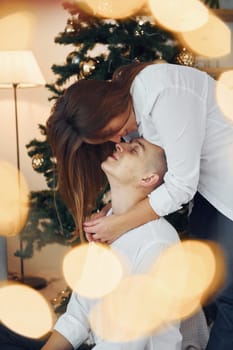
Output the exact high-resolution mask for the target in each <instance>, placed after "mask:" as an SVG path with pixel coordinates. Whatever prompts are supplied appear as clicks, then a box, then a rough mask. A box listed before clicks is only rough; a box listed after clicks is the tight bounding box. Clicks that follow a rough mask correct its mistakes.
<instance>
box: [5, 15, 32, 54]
mask: <svg viewBox="0 0 233 350" xmlns="http://www.w3.org/2000/svg"><path fill="white" fill-rule="evenodd" d="M16 28H17V30H16ZM34 28H35V16H34V15H33V14H32V13H31V12H29V11H18V12H14V13H12V14H8V15H6V16H4V17H2V18H0V49H1V50H10V49H14V50H16V49H23V48H27V47H28V46H29V45H30V42H31V38H32V36H33V31H34Z"/></svg>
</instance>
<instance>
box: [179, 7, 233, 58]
mask: <svg viewBox="0 0 233 350" xmlns="http://www.w3.org/2000/svg"><path fill="white" fill-rule="evenodd" d="M179 37H180V38H179V40H180V41H181V42H182V41H183V45H184V46H185V47H188V48H190V49H191V50H192V51H193V52H196V53H197V54H199V55H201V56H205V57H215V58H217V57H222V56H225V55H228V54H229V53H230V52H231V31H230V29H229V27H228V26H227V25H226V24H225V23H224V22H223V21H222V20H221V19H219V18H218V17H217V16H215V15H214V14H212V13H210V14H209V19H208V22H207V23H206V24H204V25H203V26H201V27H200V28H198V29H196V30H191V31H188V32H183V33H180V35H179ZM223 38H224V39H223Z"/></svg>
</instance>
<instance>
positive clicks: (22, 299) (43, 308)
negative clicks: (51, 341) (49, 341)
mask: <svg viewBox="0 0 233 350" xmlns="http://www.w3.org/2000/svg"><path fill="white" fill-rule="evenodd" d="M0 320H1V322H2V323H3V324H4V325H5V326H7V327H8V328H10V329H11V330H13V331H14V332H16V333H18V334H21V335H23V336H26V337H31V338H40V337H42V336H43V335H45V334H46V333H48V332H49V331H50V330H51V329H52V326H53V321H54V320H53V317H52V310H51V307H50V306H49V304H48V303H47V301H46V300H45V298H44V297H43V296H42V295H41V294H40V293H39V292H37V291H36V290H34V289H32V288H30V287H27V286H25V285H20V284H13V283H12V284H8V285H7V284H3V285H0Z"/></svg>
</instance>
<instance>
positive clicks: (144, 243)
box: [42, 139, 182, 350]
mask: <svg viewBox="0 0 233 350" xmlns="http://www.w3.org/2000/svg"><path fill="white" fill-rule="evenodd" d="M102 169H103V171H104V172H105V174H106V175H107V177H108V180H109V183H110V186H111V199H112V211H113V212H114V213H118V214H120V213H123V212H124V211H127V210H129V209H130V207H131V206H133V205H135V204H136V203H138V202H140V201H141V200H142V199H144V198H145V197H146V196H148V195H149V193H150V192H151V191H152V190H153V189H154V188H155V187H157V186H159V185H160V184H161V183H162V182H163V176H164V174H165V172H166V170H167V167H166V160H165V156H164V152H163V150H162V148H160V147H158V146H155V145H152V144H150V143H148V142H147V141H145V140H143V139H135V140H133V141H132V142H131V143H120V144H117V145H116V151H115V152H114V153H113V154H112V155H111V156H109V157H108V158H107V159H106V160H105V161H104V162H103V163H102ZM178 241H179V237H178V235H177V232H176V231H175V229H174V228H173V227H172V226H171V225H170V224H169V223H168V222H167V221H166V220H165V219H164V218H160V219H158V220H155V221H151V222H149V223H147V224H145V225H142V226H140V227H137V228H135V229H133V230H131V231H129V232H127V233H126V234H124V235H122V236H121V237H120V238H119V239H117V240H116V241H114V243H112V245H111V249H113V250H116V251H118V252H120V253H121V254H123V255H125V256H126V258H127V259H128V261H129V262H130V266H131V267H130V271H129V273H130V274H143V273H145V272H146V271H147V270H148V268H149V267H150V266H151V264H152V263H153V262H154V261H155V259H156V258H157V257H158V256H159V255H160V254H161V253H162V251H163V250H164V249H166V248H167V247H169V246H170V245H171V244H173V243H177V242H178ZM93 268H94V267H93ZM95 303H96V301H95V300H91V299H86V298H83V297H80V296H78V295H77V294H76V293H74V292H73V294H72V296H71V299H70V302H69V304H68V307H67V311H66V312H65V314H63V315H62V316H61V317H60V318H59V319H58V321H57V323H56V324H55V327H54V331H53V334H52V335H51V337H50V338H49V340H48V342H47V343H46V344H45V346H44V347H43V348H42V350H72V349H78V347H79V346H80V345H81V344H82V343H83V342H85V341H86V340H87V338H88V336H89V331H90V324H89V320H88V315H89V313H90V311H91V309H92V307H93V305H94V304H95ZM158 303H159V300H158ZM93 336H94V342H95V346H94V348H93V349H95V350H104V349H106V350H110V349H116V350H124V349H127V350H155V349H156V350H180V349H181V340H182V336H181V334H180V330H179V324H176V325H174V324H173V325H169V327H168V328H167V329H166V330H164V331H161V332H158V333H155V334H152V335H150V336H146V337H144V338H139V339H137V340H135V341H128V342H125V343H118V342H117V343H116V342H109V341H106V340H103V339H101V338H100V337H98V335H96V334H95V333H94V332H93Z"/></svg>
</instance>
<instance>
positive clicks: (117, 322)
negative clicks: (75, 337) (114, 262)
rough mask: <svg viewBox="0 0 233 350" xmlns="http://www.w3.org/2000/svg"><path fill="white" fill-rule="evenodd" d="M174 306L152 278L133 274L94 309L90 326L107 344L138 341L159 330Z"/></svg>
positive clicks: (90, 316)
mask: <svg viewBox="0 0 233 350" xmlns="http://www.w3.org/2000/svg"><path fill="white" fill-rule="evenodd" d="M171 306H172V300H171V298H168V297H167V294H166V292H165V293H164V290H162V289H161V287H160V286H159V285H158V284H157V282H156V280H155V279H154V278H152V276H149V275H133V276H130V277H128V278H125V279H123V280H122V281H121V283H120V284H119V285H118V287H117V288H116V289H115V290H114V291H113V292H112V293H110V294H108V295H107V296H106V297H104V298H103V299H102V300H101V302H100V303H98V304H96V305H95V306H94V307H93V309H92V310H91V312H90V315H89V320H90V325H91V328H92V329H93V330H94V332H95V333H96V334H97V335H98V336H100V337H101V338H103V339H105V340H108V341H114V342H127V341H131V340H136V339H138V338H141V337H144V336H146V335H148V334H150V333H152V332H153V333H154V332H155V331H157V330H160V329H161V328H162V327H163V326H164V325H165V323H166V321H164V315H167V314H168V310H169V309H170V308H171ZM165 318H166V316H165Z"/></svg>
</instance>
